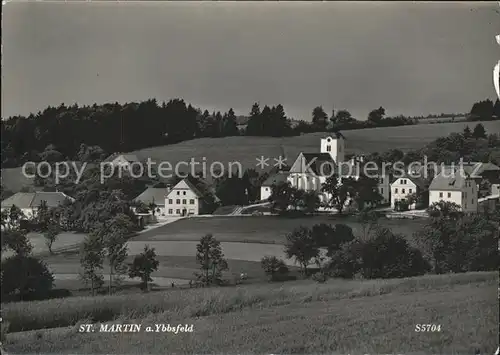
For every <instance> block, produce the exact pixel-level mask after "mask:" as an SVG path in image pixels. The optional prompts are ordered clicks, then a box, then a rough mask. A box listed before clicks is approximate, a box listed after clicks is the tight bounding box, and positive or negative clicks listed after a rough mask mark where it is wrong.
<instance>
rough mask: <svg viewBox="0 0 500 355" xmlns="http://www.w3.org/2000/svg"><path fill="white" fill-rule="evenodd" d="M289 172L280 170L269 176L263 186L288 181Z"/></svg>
mask: <svg viewBox="0 0 500 355" xmlns="http://www.w3.org/2000/svg"><path fill="white" fill-rule="evenodd" d="M288 175H289V174H288V173H286V172H278V173H276V174H274V175H271V176H269V177H268V178H267V179H266V180H265V181H264V182H263V183H262V186H272V185H274V184H280V183H282V182H286V181H287V177H288Z"/></svg>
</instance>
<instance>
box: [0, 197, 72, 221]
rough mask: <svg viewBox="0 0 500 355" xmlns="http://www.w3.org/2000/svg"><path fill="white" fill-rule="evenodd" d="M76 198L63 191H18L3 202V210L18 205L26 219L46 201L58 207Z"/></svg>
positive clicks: (34, 213)
mask: <svg viewBox="0 0 500 355" xmlns="http://www.w3.org/2000/svg"><path fill="white" fill-rule="evenodd" d="M74 200H75V199H74V198H72V197H70V196H68V195H66V194H65V193H63V192H41V191H40V192H18V193H16V194H14V195H12V196H10V197H9V198H7V199H5V200H3V201H2V203H1V210H2V212H3V211H5V210H10V208H11V207H12V206H16V207H18V208H19V209H20V210H21V212H22V213H23V215H24V216H25V217H26V219H31V218H33V217H35V216H36V213H37V211H38V208H39V207H40V205H41V204H42V201H44V202H45V204H46V205H47V207H48V208H52V207H58V206H59V205H62V204H63V203H64V202H65V201H71V202H73V201H74Z"/></svg>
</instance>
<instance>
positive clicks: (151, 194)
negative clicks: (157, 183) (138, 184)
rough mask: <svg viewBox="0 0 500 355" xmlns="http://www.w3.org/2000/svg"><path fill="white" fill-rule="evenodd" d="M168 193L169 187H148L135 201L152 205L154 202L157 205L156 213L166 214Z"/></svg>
mask: <svg viewBox="0 0 500 355" xmlns="http://www.w3.org/2000/svg"><path fill="white" fill-rule="evenodd" d="M167 193H168V189H167V188H161V187H148V188H147V189H146V190H145V191H144V192H143V193H141V194H140V195H139V196H137V197H136V198H135V199H134V201H136V202H142V203H144V204H145V205H146V206H150V205H151V204H152V203H154V204H155V205H156V207H155V215H160V216H165V214H166V211H165V197H166V196H167Z"/></svg>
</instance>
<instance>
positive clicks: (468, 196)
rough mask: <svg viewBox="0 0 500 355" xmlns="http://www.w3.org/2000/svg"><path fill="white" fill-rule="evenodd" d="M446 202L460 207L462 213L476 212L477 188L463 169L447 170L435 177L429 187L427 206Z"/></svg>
mask: <svg viewBox="0 0 500 355" xmlns="http://www.w3.org/2000/svg"><path fill="white" fill-rule="evenodd" d="M439 201H447V202H453V203H456V204H457V205H459V206H460V208H461V209H462V211H464V212H477V210H478V186H477V184H476V181H475V180H474V179H473V178H471V177H470V176H469V175H468V174H467V173H466V172H465V171H464V170H463V169H460V168H447V169H443V170H442V171H441V173H439V174H438V175H436V176H435V177H434V179H433V180H432V182H431V185H430V186H429V206H430V205H432V204H433V203H435V202H439Z"/></svg>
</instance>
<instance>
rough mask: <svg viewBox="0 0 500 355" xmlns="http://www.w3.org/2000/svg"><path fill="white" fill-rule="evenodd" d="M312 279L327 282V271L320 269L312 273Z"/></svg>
mask: <svg viewBox="0 0 500 355" xmlns="http://www.w3.org/2000/svg"><path fill="white" fill-rule="evenodd" d="M312 279H313V280H314V281H316V282H318V283H325V282H326V280H327V276H326V274H325V273H323V272H321V271H320V272H317V273H315V274H314V275H312Z"/></svg>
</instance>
